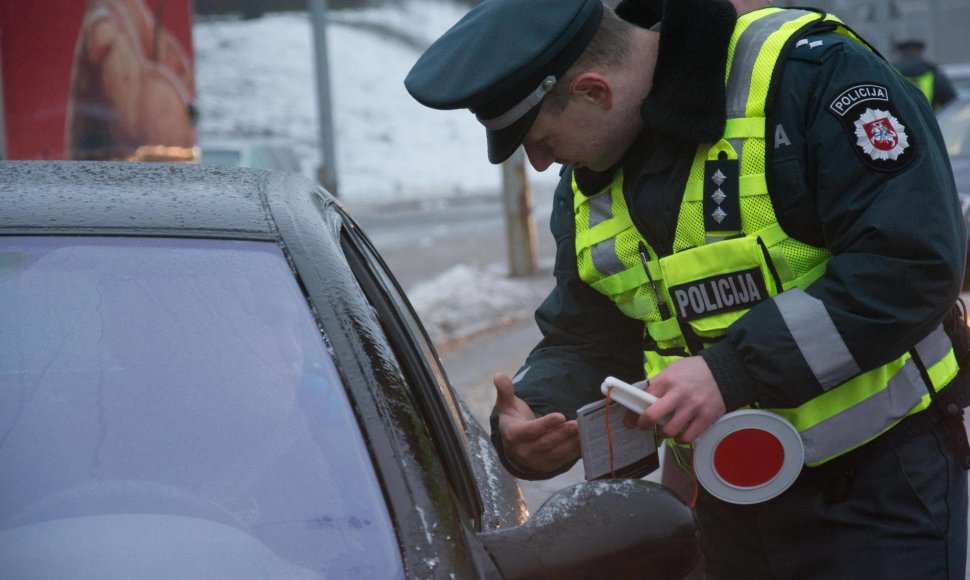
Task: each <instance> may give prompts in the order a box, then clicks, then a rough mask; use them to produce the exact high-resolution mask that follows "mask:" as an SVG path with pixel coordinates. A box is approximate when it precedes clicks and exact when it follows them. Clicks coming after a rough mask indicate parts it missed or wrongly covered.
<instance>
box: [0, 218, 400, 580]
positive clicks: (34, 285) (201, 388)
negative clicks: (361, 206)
mask: <svg viewBox="0 0 970 580" xmlns="http://www.w3.org/2000/svg"><path fill="white" fill-rule="evenodd" d="M0 328H2V329H3V331H2V338H0V342H2V347H0V562H4V576H7V577H28V576H31V575H40V576H44V577H57V578H69V577H70V578H73V577H88V578H93V577H98V578H136V577H137V578H152V577H164V578H171V577H190V576H191V577H200V578H203V577H204V578H216V577H220V578H322V577H334V578H350V577H367V578H387V577H401V576H403V572H402V569H401V560H400V553H399V551H398V549H397V543H396V538H395V535H394V532H393V529H392V527H391V524H390V521H389V517H388V514H387V510H386V507H385V505H384V502H383V498H382V495H381V490H380V487H379V485H378V482H377V479H376V477H375V474H374V471H373V467H372V465H371V463H370V460H369V456H368V454H367V452H366V449H365V447H364V443H363V440H362V436H361V434H360V432H359V429H358V426H357V424H356V421H355V418H354V415H353V413H352V411H351V408H350V406H349V404H348V400H347V397H346V395H345V392H344V388H343V386H342V384H341V381H340V378H339V376H338V375H337V372H336V370H335V367H334V362H333V360H332V358H331V355H330V354H329V352H328V350H327V348H326V346H325V343H324V341H323V339H322V337H321V334H320V332H319V330H318V329H317V326H316V323H315V321H314V318H313V317H312V315H311V311H310V309H309V307H308V305H307V303H306V301H305V299H304V297H303V295H302V293H301V291H300V289H299V286H298V285H297V283H296V281H295V279H294V277H293V275H292V273H291V271H290V269H289V266H288V264H287V262H286V259H285V257H284V256H283V254H282V252H281V250H280V249H279V247H277V246H276V245H275V244H273V243H268V242H233V241H219V240H181V239H152V238H123V237H117V238H78V237H0ZM55 555H56V557H55ZM41 563H42V564H41ZM156 563H157V564H158V565H157V566H155V564H156ZM17 566H22V567H23V570H22V574H17V573H15V572H16V571H17V570H19V568H17ZM38 566H43V567H42V568H40V569H38ZM11 567H12V568H11ZM48 568H50V569H49V570H48ZM42 572H43V573H42ZM48 572H49V573H48Z"/></svg>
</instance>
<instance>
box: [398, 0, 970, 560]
mask: <svg viewBox="0 0 970 580" xmlns="http://www.w3.org/2000/svg"><path fill="white" fill-rule="evenodd" d="M617 15H619V16H620V17H619V18H618V17H617ZM631 21H632V22H631ZM405 84H406V86H407V88H408V90H409V91H410V93H411V94H412V95H413V96H414V97H415V98H416V99H417V100H419V101H420V102H422V103H424V104H426V105H428V106H431V107H436V108H442V109H449V108H468V109H470V110H471V112H472V113H474V114H475V115H476V117H477V118H478V120H479V121H480V122H481V123H482V124H483V125H484V126H485V129H486V136H487V140H488V155H489V160H490V161H492V162H493V163H499V162H501V161H503V160H504V159H506V158H508V156H509V155H511V154H512V152H513V151H514V150H515V149H516V148H517V147H518V146H520V145H522V146H524V147H525V151H526V154H527V155H528V157H529V161H530V162H531V164H532V165H533V166H534V167H535V168H536V169H537V170H540V171H541V170H544V169H547V168H548V167H550V166H551V165H552V164H553V163H560V164H562V165H563V170H562V173H561V176H562V178H561V180H560V184H559V186H558V188H557V190H556V193H555V200H554V206H553V213H552V217H551V229H552V233H553V235H554V236H555V239H556V243H557V255H556V265H555V276H556V278H557V285H556V287H555V289H554V290H553V291H552V293H551V294H550V295H549V297H548V298H547V299H546V300H545V302H543V304H542V305H541V306H540V307H539V309H538V311H537V313H536V320H537V322H538V324H539V327H540V329H541V330H542V333H543V339H542V341H541V342H540V343H539V344H538V345H537V346H536V348H535V349H534V350H533V351H532V353H531V354H530V355H529V357H528V359H527V360H526V362H525V365H524V366H523V367H522V369H521V370H520V371H519V372H518V373H517V374H516V376H515V379H514V392H513V380H512V379H509V378H508V377H506V376H505V375H497V376H496V379H495V384H496V388H497V401H496V407H495V412H494V413H493V415H492V438H493V443H494V444H495V446H496V448H497V449H498V450H499V452H500V455H501V456H502V458H503V461H504V463H505V466H506V468H508V469H509V470H510V471H511V472H513V473H514V474H516V475H517V476H519V477H523V478H528V479H539V478H546V477H551V476H554V475H557V474H559V473H562V472H563V471H565V470H567V469H568V468H569V467H571V466H572V465H573V464H574V463H575V461H577V460H578V459H579V444H578V440H577V439H578V438H577V428H576V423H575V421H574V420H573V419H574V417H575V410H576V409H577V408H579V407H580V406H582V405H584V404H587V403H589V402H591V401H594V400H597V399H598V398H600V393H599V385H600V384H601V382H602V380H603V378H604V377H606V376H608V375H613V376H618V377H620V378H622V379H624V380H627V381H630V382H632V381H634V380H637V379H640V378H643V377H644V375H646V376H647V377H648V378H649V379H650V384H649V387H648V388H649V390H650V392H651V393H653V394H654V395H656V396H657V397H659V401H658V402H657V403H655V404H653V405H652V406H650V407H649V408H648V409H647V410H646V411H645V412H644V413H643V414H642V415H641V416H640V417H639V418H638V424H639V426H640V427H643V428H654V427H655V426H656V428H657V429H659V430H660V431H661V432H662V433H663V435H665V436H666V437H669V438H670V439H671V440H673V441H675V442H676V443H679V444H688V445H689V444H690V443H692V442H693V441H695V440H696V439H697V437H698V436H699V435H700V434H701V433H702V432H704V431H705V429H707V427H709V426H710V425H711V424H712V423H713V422H714V421H715V420H716V419H717V418H718V417H720V416H722V415H723V414H724V413H725V412H726V411H732V410H736V409H741V408H744V407H758V408H762V409H767V410H771V411H774V412H777V413H778V414H780V415H782V416H784V417H786V418H787V419H789V420H790V421H791V422H792V424H793V425H794V426H795V427H796V429H797V430H798V431H799V435H800V437H801V439H802V441H803V443H804V446H805V461H806V467H805V468H804V469H803V471H802V473H801V475H800V476H799V477H798V479H797V480H796V481H795V483H794V484H793V485H792V486H791V487H790V488H789V489H787V490H786V491H785V492H784V493H782V494H781V495H780V496H778V497H776V498H774V499H771V500H770V501H767V502H765V503H761V504H755V505H736V504H733V503H727V502H725V501H721V500H720V499H718V498H716V497H714V496H712V495H711V494H709V493H707V492H706V491H705V490H703V489H701V490H699V491H698V497H697V502H696V513H697V516H698V521H699V523H700V526H701V534H702V546H703V550H704V556H705V560H706V570H707V574H708V577H713V578H730V579H738V578H779V579H790V578H880V579H884V578H952V579H956V578H963V577H964V568H965V559H966V544H967V535H966V530H967V529H966V522H967V479H966V474H965V471H964V467H965V466H966V465H967V460H968V455H970V453H968V451H967V449H966V447H967V446H966V433H965V431H963V429H962V418H961V415H962V408H963V407H964V406H966V405H965V401H964V400H963V398H961V396H958V395H963V394H964V391H965V390H966V389H965V385H966V382H967V381H966V379H965V377H964V375H963V374H960V365H959V363H960V361H961V360H963V359H964V358H965V356H964V355H965V353H966V346H965V327H963V325H962V324H961V323H960V322H959V321H956V322H955V320H954V316H953V315H952V312H953V308H952V305H953V304H954V301H955V299H956V298H957V296H958V292H959V288H960V284H961V275H962V271H963V263H964V252H965V243H966V232H965V229H964V224H963V221H962V219H961V213H960V211H959V205H958V202H957V197H956V194H955V188H954V185H953V180H952V177H951V174H950V170H949V167H948V163H947V158H946V155H945V152H944V148H943V143H942V140H941V138H940V134H939V129H938V127H937V126H936V124H935V121H934V117H933V113H932V110H931V109H930V107H929V105H928V103H927V102H926V101H925V100H923V99H922V98H918V95H916V94H915V92H914V91H912V90H911V87H909V85H908V84H907V82H906V81H905V79H903V78H902V77H901V76H899V75H898V74H897V73H896V72H895V71H894V69H893V68H892V67H891V66H890V65H889V64H888V63H886V62H885V61H883V60H882V59H881V58H880V57H879V56H878V55H877V54H876V53H875V52H874V51H873V50H872V49H871V48H870V47H869V46H868V45H867V44H866V43H865V42H864V41H863V40H861V39H860V38H858V37H857V36H856V35H855V34H854V33H853V32H852V31H851V30H849V29H848V28H847V27H846V26H844V25H843V24H842V23H840V22H839V21H838V20H837V19H835V18H833V17H831V16H827V15H825V14H823V13H818V12H812V11H806V10H789V9H780V8H770V7H769V8H764V9H761V10H755V11H753V12H750V13H747V14H744V15H743V16H741V17H740V18H739V17H737V16H736V12H735V10H734V9H733V7H732V6H731V4H730V3H728V2H726V1H724V0H666V1H665V2H660V1H659V0H627V1H626V2H623V3H621V4H620V5H619V6H618V8H617V12H616V14H614V13H613V12H612V11H610V10H609V9H607V8H605V7H604V6H603V5H602V4H601V3H600V1H599V0H485V2H483V3H482V4H480V5H479V6H478V7H476V8H475V9H473V10H472V11H471V12H469V13H468V15H467V16H466V17H464V18H463V19H462V20H461V21H460V22H459V23H458V24H456V25H455V26H454V27H453V28H452V29H451V30H450V31H448V32H447V33H445V34H444V35H443V36H442V37H441V38H440V39H438V41H436V42H435V43H434V44H433V45H432V46H431V47H430V48H429V49H428V50H427V51H426V52H425V53H424V55H422V57H421V58H420V59H419V60H418V62H417V63H416V64H415V66H414V67H413V69H412V70H411V72H410V73H409V75H408V77H407V79H406V80H405ZM732 284H733V286H732ZM742 286H743V287H742ZM714 292H721V293H722V294H723V295H716V296H715V294H713V293H714ZM704 293H706V294H704ZM701 294H704V295H706V296H707V297H708V299H707V300H701V299H696V300H694V299H691V297H692V296H694V297H697V296H700V295H701ZM684 297H686V298H684ZM944 322H946V324H944ZM948 331H949V332H948ZM961 332H962V333H961ZM668 415H669V420H668V421H667V422H666V423H665V424H664V425H662V426H657V425H658V420H659V419H661V418H662V417H665V416H668ZM669 455H674V454H669ZM669 467H670V466H669V465H668V468H669ZM670 469H674V468H670ZM666 477H667V476H666V473H665V479H666ZM642 517H644V518H648V517H650V514H643V516H642Z"/></svg>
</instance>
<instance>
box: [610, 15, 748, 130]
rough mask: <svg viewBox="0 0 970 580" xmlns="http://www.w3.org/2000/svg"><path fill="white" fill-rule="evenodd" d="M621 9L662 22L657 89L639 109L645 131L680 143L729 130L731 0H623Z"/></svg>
mask: <svg viewBox="0 0 970 580" xmlns="http://www.w3.org/2000/svg"><path fill="white" fill-rule="evenodd" d="M616 13H617V15H619V16H620V17H621V18H623V19H624V20H628V21H630V22H633V23H634V24H637V25H639V26H643V27H645V28H649V27H651V26H653V25H655V24H656V23H657V22H658V20H659V22H660V26H661V28H660V54H659V56H658V58H657V68H656V70H655V71H654V80H653V89H652V90H651V91H650V94H649V95H647V98H646V100H644V102H643V106H642V107H641V111H640V114H641V115H642V116H643V119H644V123H645V127H644V130H645V131H651V132H653V133H655V134H657V135H659V136H661V137H663V138H664V139H669V140H672V141H676V142H678V143H679V144H691V145H697V144H700V143H706V142H711V141H716V140H717V139H719V138H720V137H721V135H722V133H723V132H724V124H725V112H724V110H725V106H726V98H727V97H726V94H725V90H724V69H725V66H726V64H727V53H728V44H729V42H730V40H731V34H732V32H733V31H734V24H735V21H736V20H737V13H736V12H735V10H734V6H733V5H732V4H731V3H730V2H729V1H728V0H623V1H622V2H620V4H619V5H618V6H617V8H616Z"/></svg>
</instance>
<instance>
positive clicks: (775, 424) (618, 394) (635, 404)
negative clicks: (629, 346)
mask: <svg viewBox="0 0 970 580" xmlns="http://www.w3.org/2000/svg"><path fill="white" fill-rule="evenodd" d="M600 390H601V391H602V393H603V394H604V395H609V396H610V397H611V398H612V400H614V401H616V402H617V403H619V404H621V405H623V406H624V407H626V408H627V409H629V410H630V411H633V412H634V413H637V414H642V413H643V411H644V410H645V409H646V408H647V407H649V406H650V405H651V404H653V403H654V402H656V401H657V398H656V397H655V396H653V395H651V394H650V393H648V392H646V391H644V390H642V389H640V388H637V387H636V386H634V385H630V384H628V383H625V382H623V381H621V380H619V379H617V378H614V377H607V378H606V380H605V381H603V384H602V386H601V387H600ZM804 463H805V448H804V446H803V445H802V439H801V437H800V436H799V435H798V431H796V430H795V427H793V426H792V424H791V423H789V422H788V421H787V420H786V419H784V418H783V417H781V416H779V415H776V414H774V413H771V412H769V411H762V410H760V409H742V410H739V411H733V412H731V413H727V414H726V415H724V416H722V417H721V418H720V419H718V420H717V421H715V422H714V424H713V425H711V426H710V427H708V428H707V430H706V431H704V432H703V433H701V435H700V437H698V438H697V442H696V443H695V445H694V473H695V474H696V475H697V481H698V483H700V485H701V486H703V487H704V489H706V490H707V491H708V493H710V494H711V495H713V496H714V497H716V498H718V499H720V500H723V501H726V502H730V503H734V504H755V503H761V502H763V501H768V500H769V499H771V498H773V497H776V496H778V495H779V494H781V493H782V492H783V491H785V490H786V489H788V487H789V486H791V484H792V483H794V482H795V479H797V478H798V474H799V473H801V470H802V465H804Z"/></svg>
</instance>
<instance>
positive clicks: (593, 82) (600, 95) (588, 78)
mask: <svg viewBox="0 0 970 580" xmlns="http://www.w3.org/2000/svg"><path fill="white" fill-rule="evenodd" d="M569 91H570V93H572V94H573V95H575V96H577V97H579V98H581V99H583V100H585V101H587V102H589V103H590V104H593V105H595V106H597V107H600V108H602V109H603V110H605V111H608V110H610V109H612V108H613V87H612V86H611V85H610V81H609V79H607V78H606V77H604V76H603V75H601V74H600V73H597V72H584V73H582V74H580V75H578V76H577V77H576V78H575V79H573V82H572V83H570V85H569Z"/></svg>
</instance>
